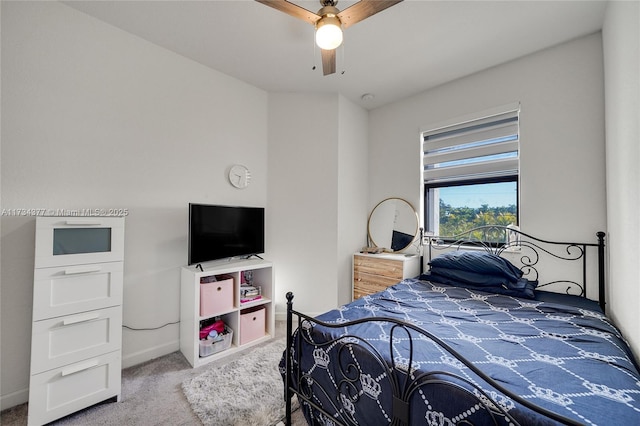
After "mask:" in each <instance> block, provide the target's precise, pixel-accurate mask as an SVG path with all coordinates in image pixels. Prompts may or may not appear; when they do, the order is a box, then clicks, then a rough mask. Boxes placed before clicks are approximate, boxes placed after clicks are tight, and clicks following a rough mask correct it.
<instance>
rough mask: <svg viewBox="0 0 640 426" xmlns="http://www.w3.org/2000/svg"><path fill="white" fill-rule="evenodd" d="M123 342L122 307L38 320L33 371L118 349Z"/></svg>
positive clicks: (33, 347) (32, 363)
mask: <svg viewBox="0 0 640 426" xmlns="http://www.w3.org/2000/svg"><path fill="white" fill-rule="evenodd" d="M121 342H122V308H121V307H120V306H115V307H112V308H106V309H100V310H97V311H89V312H82V313H78V314H73V315H67V316H63V317H57V318H52V319H47V320H42V321H35V322H34V323H33V330H32V340H31V374H36V373H41V372H43V371H46V370H50V369H52V368H56V367H61V366H63V365H67V364H71V363H73V362H77V361H80V360H83V359H86V358H90V357H94V356H98V355H102V354H105V353H107V352H112V351H115V350H117V349H119V348H120V346H121Z"/></svg>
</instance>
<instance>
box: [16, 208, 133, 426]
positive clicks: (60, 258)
mask: <svg viewBox="0 0 640 426" xmlns="http://www.w3.org/2000/svg"><path fill="white" fill-rule="evenodd" d="M35 254H36V256H35V267H34V282H33V323H32V333H31V378H30V383H29V416H28V424H29V425H42V424H45V423H49V422H52V421H54V420H56V419H59V418H61V417H64V416H66V415H68V414H71V413H73V412H75V411H78V410H80V409H83V408H85V407H88V406H90V405H93V404H96V403H98V402H102V401H104V400H107V399H109V398H115V399H116V400H119V399H120V388H121V364H122V354H121V346H122V284H123V270H124V269H123V260H124V218H123V217H38V218H36V249H35Z"/></svg>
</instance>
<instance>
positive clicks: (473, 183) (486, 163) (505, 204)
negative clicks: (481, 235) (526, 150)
mask: <svg viewBox="0 0 640 426" xmlns="http://www.w3.org/2000/svg"><path fill="white" fill-rule="evenodd" d="M519 110H520V107H519V105H518V104H514V105H510V106H507V107H502V108H499V109H497V110H494V111H489V112H486V113H484V114H479V117H476V118H470V119H464V120H457V121H456V122H455V123H454V124H445V125H441V126H434V127H433V128H432V130H428V131H424V132H423V133H422V143H423V163H424V169H423V176H424V194H425V203H424V206H425V215H424V217H425V222H426V223H425V229H426V230H427V231H429V232H432V233H434V234H435V235H441V236H453V235H457V234H459V233H460V232H463V231H467V230H469V229H471V228H474V227H476V226H482V225H504V226H506V225H510V224H515V225H517V224H518V195H519V191H518V177H519V173H520V161H519V151H520V137H519Z"/></svg>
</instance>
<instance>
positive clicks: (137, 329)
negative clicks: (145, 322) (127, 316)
mask: <svg viewBox="0 0 640 426" xmlns="http://www.w3.org/2000/svg"><path fill="white" fill-rule="evenodd" d="M179 323H180V321H174V322H168V323H166V324H164V325H161V326H159V327H148V328H145V327H143V328H136V327H129V326H128V325H124V324H122V328H127V329H129V330H132V331H146V330H159V329H161V328H163V327H166V326H168V325H173V324H179Z"/></svg>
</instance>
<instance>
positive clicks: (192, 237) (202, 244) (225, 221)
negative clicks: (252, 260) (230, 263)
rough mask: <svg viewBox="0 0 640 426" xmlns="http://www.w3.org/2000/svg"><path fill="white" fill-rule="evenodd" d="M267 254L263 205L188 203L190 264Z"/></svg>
mask: <svg viewBox="0 0 640 426" xmlns="http://www.w3.org/2000/svg"><path fill="white" fill-rule="evenodd" d="M261 253H264V207H240V206H222V205H211V204H195V203H189V265H194V264H198V263H203V262H207V261H210V260H217V259H225V258H231V257H251V256H253V255H259V254H261Z"/></svg>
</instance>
